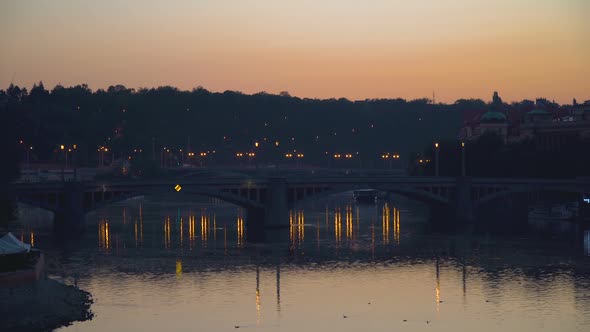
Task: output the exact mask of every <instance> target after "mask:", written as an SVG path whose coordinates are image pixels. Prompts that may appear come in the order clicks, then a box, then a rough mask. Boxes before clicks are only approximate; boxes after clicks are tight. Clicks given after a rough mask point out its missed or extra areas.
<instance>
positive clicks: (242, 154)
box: [236, 152, 256, 158]
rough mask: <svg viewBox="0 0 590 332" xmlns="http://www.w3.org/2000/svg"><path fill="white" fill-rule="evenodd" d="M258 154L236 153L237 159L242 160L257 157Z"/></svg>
mask: <svg viewBox="0 0 590 332" xmlns="http://www.w3.org/2000/svg"><path fill="white" fill-rule="evenodd" d="M255 156H256V153H254V152H238V153H236V157H238V158H241V157H255Z"/></svg>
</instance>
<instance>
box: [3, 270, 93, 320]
mask: <svg viewBox="0 0 590 332" xmlns="http://www.w3.org/2000/svg"><path fill="white" fill-rule="evenodd" d="M92 302H93V301H92V297H91V295H90V293H88V292H86V291H83V290H81V289H79V288H77V287H74V286H69V285H65V284H62V283H60V282H58V281H56V280H53V279H46V280H39V281H38V282H35V283H32V284H28V285H24V286H19V287H13V288H8V287H2V286H1V285H0V317H2V319H0V330H1V331H51V330H53V329H56V328H59V327H62V326H67V325H70V324H71V323H72V322H75V321H84V320H89V319H92V317H93V314H92V312H91V311H90V306H91V304H92Z"/></svg>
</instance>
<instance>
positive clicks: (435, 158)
mask: <svg viewBox="0 0 590 332" xmlns="http://www.w3.org/2000/svg"><path fill="white" fill-rule="evenodd" d="M434 175H435V176H438V142H437V143H434Z"/></svg>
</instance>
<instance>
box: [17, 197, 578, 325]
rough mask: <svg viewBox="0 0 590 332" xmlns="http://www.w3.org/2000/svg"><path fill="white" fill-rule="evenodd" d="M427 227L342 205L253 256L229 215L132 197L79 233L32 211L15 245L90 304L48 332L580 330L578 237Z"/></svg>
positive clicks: (302, 212)
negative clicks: (86, 315) (58, 230)
mask: <svg viewBox="0 0 590 332" xmlns="http://www.w3.org/2000/svg"><path fill="white" fill-rule="evenodd" d="M427 216H428V212H427V209H426V208H425V207H424V206H421V205H419V204H417V203H413V202H411V201H407V200H404V199H402V198H399V199H394V200H392V201H379V202H378V203H377V204H375V205H356V204H355V203H354V201H353V199H352V195H350V194H343V195H338V196H333V197H331V198H329V199H326V200H322V201H318V202H314V203H312V204H310V205H307V206H303V207H301V208H298V209H296V210H294V211H292V212H291V216H290V217H291V223H292V226H291V227H290V229H287V230H283V231H282V234H280V237H281V238H284V239H285V241H277V242H276V243H265V244H260V243H250V242H248V241H247V238H246V234H247V231H246V229H245V227H246V222H245V219H244V217H245V216H244V215H243V212H242V211H241V210H240V209H238V208H237V207H235V206H232V205H228V204H225V203H222V202H217V201H210V200H202V201H197V202H178V201H175V200H174V199H173V197H143V198H137V199H131V200H127V201H125V202H122V203H119V204H115V205H112V206H109V207H107V208H105V209H102V210H100V211H96V212H93V213H91V214H89V215H88V216H87V218H86V231H85V232H84V233H82V234H81V235H66V236H60V235H57V234H55V233H54V232H53V229H52V227H51V223H50V222H48V221H47V218H46V217H43V216H36V214H35V213H33V212H31V213H29V214H28V216H27V218H25V219H26V220H23V222H22V230H21V231H20V233H19V234H17V235H20V236H21V237H22V239H23V240H24V241H25V242H32V243H33V245H34V246H36V247H38V248H41V249H43V250H44V251H46V256H47V260H48V271H49V275H50V277H52V278H54V279H57V280H60V281H62V282H64V283H66V284H75V285H77V286H78V287H79V288H81V289H83V290H86V291H88V292H90V293H91V294H92V296H93V299H94V304H93V305H92V311H93V313H94V318H93V319H92V320H89V321H84V322H75V323H73V324H72V325H70V326H67V327H64V328H61V329H59V331H144V332H145V331H165V330H170V331H195V330H198V331H234V330H236V329H237V328H239V329H240V330H241V329H247V330H258V331H279V330H280V331H301V330H307V331H359V330H368V331H398V330H399V331H402V330H403V331H427V330H428V331H470V330H471V331H472V330H477V331H478V332H484V331H503V332H504V331H539V330H544V331H588V330H590V256H588V254H589V248H588V247H589V246H590V244H588V243H587V242H588V241H586V242H585V243H584V242H583V240H582V239H583V238H584V236H579V237H575V238H574V240H572V238H571V237H570V236H569V235H565V236H550V235H549V236H548V235H540V234H539V233H538V232H534V233H533V232H531V233H524V234H518V235H511V236H506V235H495V234H491V233H486V234H479V235H475V234H472V233H464V232H461V233H454V232H443V233H441V232H438V231H437V232H433V231H431V229H432V227H430V226H429V223H428V217H427ZM17 233H18V232H17ZM504 233H505V232H504ZM586 236H588V234H586ZM578 240H579V241H578Z"/></svg>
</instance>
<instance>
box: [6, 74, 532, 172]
mask: <svg viewBox="0 0 590 332" xmlns="http://www.w3.org/2000/svg"><path fill="white" fill-rule="evenodd" d="M490 105H491V104H489V103H486V102H484V101H482V100H479V99H462V100H458V101H456V102H455V103H454V104H433V103H432V102H431V101H430V100H429V99H417V100H411V101H406V100H404V99H375V100H363V101H349V100H346V99H324V100H320V99H302V98H297V97H292V96H290V95H289V94H288V93H286V92H284V93H281V94H279V95H272V94H268V93H264V92H261V93H257V94H253V95H246V94H243V93H240V92H235V91H225V92H223V93H213V92H210V91H207V90H205V89H203V88H196V89H193V90H192V91H181V90H178V89H176V88H174V87H169V86H165V87H159V88H153V89H139V90H135V89H129V88H126V87H124V86H122V85H116V86H111V87H109V88H108V89H106V90H102V89H99V90H97V91H91V90H90V89H89V88H88V86H86V85H77V86H74V87H63V86H60V85H57V86H55V87H54V88H53V89H52V90H50V91H49V90H47V89H45V87H44V86H43V83H41V82H40V83H39V84H36V85H34V86H33V87H32V88H31V90H30V91H28V90H27V89H26V88H20V87H18V86H14V85H11V86H10V87H8V89H7V90H5V91H3V90H0V112H1V116H2V119H3V122H6V123H8V124H10V126H11V127H13V128H14V129H15V130H16V133H17V135H16V136H17V137H16V138H14V142H15V143H18V144H19V146H18V148H19V151H20V152H19V153H20V154H19V160H20V161H21V162H24V160H25V159H27V158H28V160H30V162H32V163H35V162H48V161H49V162H57V161H61V160H63V159H64V154H63V153H60V151H59V150H60V146H61V145H65V147H66V150H67V148H68V147H73V146H74V145H76V149H75V151H74V152H73V153H72V154H71V155H70V154H68V156H69V158H70V165H72V164H75V165H76V166H95V165H96V163H97V159H99V158H100V153H98V152H97V149H98V148H99V147H101V146H104V147H107V148H108V149H109V151H108V153H107V156H106V157H105V156H104V155H103V156H102V158H104V159H106V160H107V162H108V163H110V162H112V161H113V160H127V159H128V158H129V157H130V156H131V157H132V159H133V160H142V159H143V160H149V161H151V160H152V159H155V163H158V164H159V165H161V164H162V162H161V159H164V158H166V159H167V164H168V165H177V164H180V163H182V162H184V161H186V158H187V155H186V153H187V151H186V149H187V147H188V143H189V139H190V146H191V149H190V150H191V151H193V152H195V153H196V156H195V157H194V158H193V159H196V162H194V163H195V164H207V163H208V164H210V165H212V164H230V163H239V162H243V161H244V160H245V158H243V159H242V160H240V159H239V158H237V157H236V153H239V152H244V153H246V152H250V151H252V152H255V153H256V157H255V158H252V159H254V162H255V163H256V164H265V163H290V162H292V163H295V161H294V160H295V158H293V159H287V158H286V157H285V154H286V153H291V152H294V151H295V150H296V151H297V153H304V155H305V157H304V158H303V159H302V160H300V161H299V163H300V164H305V165H318V166H328V165H329V166H332V167H346V168H351V167H359V166H360V167H393V168H396V167H403V166H405V165H407V164H411V163H412V160H413V158H414V157H415V154H413V152H415V151H420V150H422V149H423V147H424V146H429V145H430V144H431V143H432V142H433V141H443V140H451V139H453V138H455V137H456V135H457V133H458V130H459V128H460V127H461V126H462V124H463V120H464V119H466V118H469V117H470V116H471V115H473V114H476V112H481V111H485V110H487V109H489V108H490V107H491V106H490ZM502 106H503V108H504V109H505V110H506V111H507V112H511V111H521V110H527V109H530V108H531V107H533V104H532V102H531V101H523V102H521V103H513V104H503V105H502ZM255 142H259V146H258V147H255ZM277 142H278V146H277ZM164 148H167V149H170V150H171V152H170V155H169V156H168V157H163V156H164V153H163V152H162V151H164V150H163V149H164ZM27 149H29V150H28V152H26V150H27ZM180 149H184V151H183V152H182V153H180ZM139 151H141V152H139ZM213 151H215V153H213ZM200 152H208V155H207V156H206V157H203V158H201V157H200V156H199V153H200ZM388 152H389V153H398V154H400V155H401V156H402V158H401V159H400V160H399V161H398V162H399V165H392V164H389V165H388V164H387V162H386V161H384V160H383V159H382V155H383V154H384V153H388ZM334 154H342V158H340V159H336V158H334ZM345 154H351V155H352V157H351V158H349V159H346V158H344V155H345ZM295 155H296V154H295ZM154 157H155V158H154ZM193 161H195V160H193ZM248 162H250V163H252V162H253V160H249V161H248Z"/></svg>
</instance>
